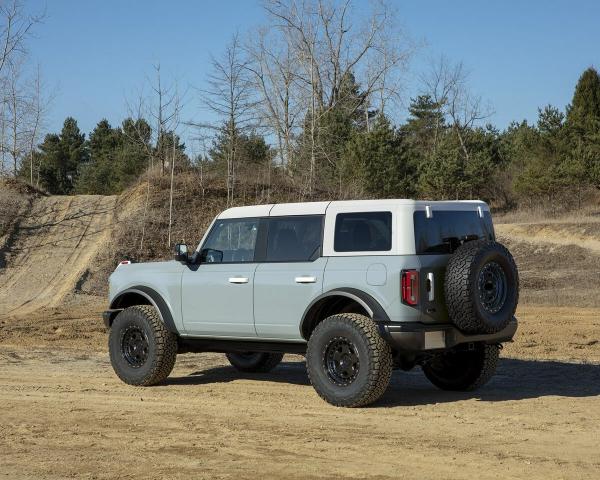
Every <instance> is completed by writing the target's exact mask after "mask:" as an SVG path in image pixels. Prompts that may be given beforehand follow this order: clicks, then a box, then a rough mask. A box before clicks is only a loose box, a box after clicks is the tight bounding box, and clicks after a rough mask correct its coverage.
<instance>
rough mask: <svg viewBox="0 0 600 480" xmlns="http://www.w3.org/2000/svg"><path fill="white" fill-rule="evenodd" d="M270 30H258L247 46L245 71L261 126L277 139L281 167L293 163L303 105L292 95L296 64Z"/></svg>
mask: <svg viewBox="0 0 600 480" xmlns="http://www.w3.org/2000/svg"><path fill="white" fill-rule="evenodd" d="M272 40H273V39H272V37H271V36H270V35H269V29H266V28H261V29H260V30H259V31H258V32H256V34H255V35H254V36H253V38H252V40H251V41H250V42H248V45H247V47H246V50H247V52H248V54H249V57H250V62H249V64H248V67H247V68H248V69H249V70H250V71H251V72H252V74H253V75H252V78H253V82H254V88H255V89H256V91H257V92H258V94H259V103H258V107H259V115H260V123H261V124H262V125H264V126H266V127H267V131H268V132H270V133H271V134H273V135H274V136H275V138H276V139H277V147H278V155H279V160H280V163H281V164H282V165H284V166H289V165H290V164H292V163H293V156H294V147H293V144H292V142H293V139H294V137H295V136H296V134H297V131H298V128H299V120H300V115H301V113H302V105H301V104H300V102H299V99H298V98H297V97H296V95H295V93H296V92H295V89H294V82H295V81H296V77H297V76H298V64H297V62H296V61H295V59H294V56H293V55H294V53H293V52H292V50H291V48H290V45H289V44H287V43H285V42H276V41H272Z"/></svg>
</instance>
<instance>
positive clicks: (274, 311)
mask: <svg viewBox="0 0 600 480" xmlns="http://www.w3.org/2000/svg"><path fill="white" fill-rule="evenodd" d="M263 221H264V222H265V223H266V224H267V235H266V238H265V241H264V245H263V253H262V256H263V258H261V263H260V264H259V265H258V267H257V268H256V272H255V275H254V323H255V326H256V332H257V334H258V336H259V337H262V338H277V339H284V340H300V339H302V336H301V335H300V321H301V319H302V315H303V314H304V311H305V310H306V307H307V306H308V305H309V303H310V302H311V301H312V300H313V299H314V298H315V297H317V296H318V295H320V294H321V293H322V291H323V272H324V270H325V265H326V264H327V259H326V258H323V257H322V256H321V249H322V239H323V216H322V215H304V216H286V217H283V216H282V217H270V218H268V219H263Z"/></svg>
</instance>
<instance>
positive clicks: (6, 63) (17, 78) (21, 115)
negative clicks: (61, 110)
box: [0, 0, 43, 176]
mask: <svg viewBox="0 0 600 480" xmlns="http://www.w3.org/2000/svg"><path fill="white" fill-rule="evenodd" d="M42 18H43V16H41V15H39V16H36V15H27V14H26V13H25V12H24V9H23V6H22V4H21V2H19V1H17V0H13V1H11V2H6V3H2V4H0V92H1V97H0V102H1V105H0V114H1V117H0V142H1V143H0V151H1V153H2V165H1V167H2V168H0V173H2V172H4V171H5V169H6V165H5V160H6V156H7V155H8V156H9V157H10V161H11V167H10V168H9V170H10V171H11V172H12V174H13V175H15V176H16V175H17V173H18V169H19V166H20V165H19V163H20V161H21V157H22V156H23V154H24V152H25V151H26V150H27V148H26V145H27V141H26V138H28V133H29V132H28V131H27V120H28V117H29V116H31V114H32V112H31V111H30V108H31V105H30V103H31V98H29V97H28V94H31V92H28V91H26V90H27V89H26V85H25V82H24V79H23V76H22V69H23V64H24V62H25V59H26V56H27V49H26V40H27V38H28V37H29V36H30V34H31V32H32V29H33V27H34V25H35V24H37V23H39V22H41V20H42ZM32 97H33V94H32ZM40 119H41V115H40ZM38 124H39V122H38ZM36 130H37V129H36ZM36 133H37V132H36Z"/></svg>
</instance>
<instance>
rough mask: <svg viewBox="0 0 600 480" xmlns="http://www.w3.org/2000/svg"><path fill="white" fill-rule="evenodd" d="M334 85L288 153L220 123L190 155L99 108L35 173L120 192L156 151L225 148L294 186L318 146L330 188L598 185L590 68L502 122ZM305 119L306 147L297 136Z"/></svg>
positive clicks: (369, 192)
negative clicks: (535, 106)
mask: <svg viewBox="0 0 600 480" xmlns="http://www.w3.org/2000/svg"><path fill="white" fill-rule="evenodd" d="M342 87H343V91H342V92H341V93H340V100H339V101H338V102H337V103H336V104H335V105H334V107H333V108H329V109H328V110H327V111H326V113H325V114H323V115H320V116H319V118H318V120H317V121H316V122H314V124H313V122H312V121H311V120H310V118H309V117H310V115H311V113H312V112H310V111H307V112H306V113H305V121H304V127H303V129H302V130H301V131H300V132H299V133H298V134H297V135H296V136H295V137H294V139H293V140H294V142H293V149H294V151H293V155H291V156H290V160H289V161H288V162H286V163H284V162H282V161H281V158H280V156H279V155H278V152H277V149H276V148H274V147H271V146H270V145H269V142H268V139H266V138H265V137H263V136H262V135H260V134H258V133H256V131H241V130H237V129H236V130H232V129H230V128H228V125H227V124H224V125H223V127H222V128H220V129H219V130H218V131H217V132H216V133H215V135H214V138H213V140H212V147H211V148H210V149H209V150H208V152H207V154H206V155H205V156H203V157H199V158H189V157H188V156H187V155H186V152H185V145H183V144H181V142H180V140H179V138H178V137H177V135H175V133H173V132H163V133H161V135H159V136H157V138H158V140H157V141H155V142H154V143H152V138H153V135H152V128H151V127H150V124H149V123H148V122H147V121H146V120H144V119H137V120H133V119H131V118H128V119H126V120H124V121H123V122H122V124H121V125H120V126H117V127H112V126H111V125H110V124H109V123H108V122H107V121H106V120H102V121H100V122H99V123H98V124H97V126H96V127H95V128H94V130H93V131H92V132H91V133H90V134H89V136H88V138H87V139H86V136H85V135H84V134H83V133H82V132H81V131H80V130H79V128H78V126H77V122H76V121H75V120H74V119H73V118H67V119H66V120H65V122H64V125H63V128H62V130H61V132H59V133H56V134H49V135H47V136H46V138H45V139H44V141H43V143H42V144H41V145H40V146H39V150H38V152H37V153H36V156H37V157H38V158H37V163H38V164H39V170H40V175H39V176H40V184H41V186H43V187H44V188H46V189H47V190H48V191H50V192H52V193H60V194H68V193H73V192H76V193H96V194H113V193H119V192H121V191H122V190H123V189H124V188H126V187H127V186H129V185H131V184H132V183H133V182H135V181H136V180H137V178H138V177H139V176H140V174H142V173H143V172H145V171H146V170H147V169H148V168H150V167H151V166H152V165H159V164H163V165H164V159H166V163H167V164H170V163H169V162H170V161H172V159H174V160H175V162H176V165H177V171H180V170H181V169H192V170H193V169H198V168H203V169H204V171H207V172H213V173H214V175H215V176H216V177H217V178H224V177H225V176H226V172H227V161H228V160H227V159H228V152H229V151H230V150H231V149H235V152H236V158H237V163H238V164H237V167H236V168H237V170H238V174H237V181H248V179H250V178H251V179H255V178H258V177H257V176H256V172H257V171H259V170H260V169H263V168H264V169H268V170H269V171H272V172H273V176H272V177H269V180H268V181H269V182H276V181H278V179H282V180H283V179H285V180H286V181H291V182H292V183H294V182H296V185H297V186H298V189H299V192H300V191H301V186H302V181H303V180H302V179H304V178H306V176H305V174H306V169H307V168H308V165H309V164H310V162H311V160H313V159H314V158H315V157H316V159H317V161H316V168H317V173H316V177H315V188H316V189H317V190H318V191H319V192H320V193H321V194H326V195H328V196H330V197H332V198H341V197H378V198H382V197H413V198H430V199H455V198H482V199H484V200H487V201H489V202H491V203H492V204H494V205H495V206H497V207H500V208H511V207H515V206H517V205H535V204H539V203H541V202H548V201H555V200H561V201H564V202H567V203H570V205H571V206H577V204H579V203H580V202H581V201H582V199H583V198H584V197H585V195H587V194H589V193H590V192H593V191H595V190H597V189H598V188H600V76H599V74H598V72H597V71H596V70H595V69H594V68H589V69H587V70H586V71H585V72H583V74H582V75H581V77H580V79H579V81H578V83H577V85H576V87H575V90H574V95H573V99H572V102H571V103H570V104H569V105H568V106H567V107H566V109H565V111H564V112H563V111H561V110H560V109H558V108H557V107H554V106H551V105H547V106H545V107H543V108H540V109H539V115H538V119H537V122H536V123H535V124H529V123H528V122H526V121H522V122H513V123H511V124H510V125H509V127H508V128H506V129H505V130H504V131H499V130H498V129H497V128H495V127H493V126H492V125H484V126H479V125H474V124H473V125H458V124H457V123H456V122H455V121H453V119H452V118H451V115H449V114H448V109H447V108H446V106H447V105H445V102H449V101H450V100H449V99H448V98H441V99H437V100H436V99H434V98H433V96H432V95H431V94H423V95H419V96H417V97H415V98H413V99H412V101H411V103H410V106H409V109H408V118H407V120H406V121H405V122H403V123H401V124H398V125H394V124H393V122H392V121H391V119H390V118H388V117H387V116H386V115H385V114H384V113H382V112H380V111H377V110H376V109H371V108H368V106H367V105H368V104H367V103H366V102H365V101H364V98H363V93H362V91H361V86H360V85H359V84H358V83H357V82H356V80H355V79H354V77H353V76H352V75H349V76H348V77H347V78H346V79H345V80H344V82H342ZM314 125H316V126H317V128H316V132H317V133H316V135H315V137H314V138H315V140H316V142H315V143H316V148H315V144H314V143H312V142H311V141H309V140H308V138H307V137H308V136H309V133H308V131H307V130H308V128H311V127H312V128H313V131H312V132H311V133H313V134H314V131H315V130H314ZM315 152H316V155H315ZM23 174H24V176H26V170H25V171H24V172H23ZM260 181H261V182H262V183H263V184H264V183H265V177H264V176H263V177H261V180H260ZM263 187H265V188H268V187H269V185H268V184H266V185H263ZM299 195H300V193H299Z"/></svg>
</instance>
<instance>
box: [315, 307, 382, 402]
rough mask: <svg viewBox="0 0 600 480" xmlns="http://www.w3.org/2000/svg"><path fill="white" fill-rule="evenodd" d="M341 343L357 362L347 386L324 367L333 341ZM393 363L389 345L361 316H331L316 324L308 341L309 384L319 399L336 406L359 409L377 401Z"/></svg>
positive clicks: (371, 324)
mask: <svg viewBox="0 0 600 480" xmlns="http://www.w3.org/2000/svg"><path fill="white" fill-rule="evenodd" d="M340 339H342V340H340ZM343 341H346V342H349V345H351V346H352V350H353V352H354V355H355V358H357V360H358V368H357V371H356V374H355V377H353V378H352V380H351V381H349V383H348V384H344V383H339V382H336V381H335V380H334V379H333V377H332V376H331V373H330V369H329V368H328V366H327V361H328V358H329V357H328V353H330V349H331V347H332V344H333V343H332V342H343ZM326 356H327V358H326ZM392 364H393V362H392V353H391V350H390V347H389V345H388V344H387V343H386V342H385V340H384V339H383V338H382V337H381V335H380V334H379V332H378V330H377V327H376V325H375V324H374V323H373V321H372V320H371V319H370V318H368V317H366V316H364V315H359V314H355V313H341V314H338V315H332V316H330V317H328V318H326V319H325V320H323V321H322V322H321V323H319V324H318V325H317V327H316V328H315V330H314V331H313V332H312V335H311V336H310V338H309V340H308V348H307V351H306V365H307V370H308V377H309V379H310V383H311V384H312V386H313V387H314V389H315V390H316V391H317V393H318V394H319V396H320V397H321V398H323V399H324V400H325V401H326V402H329V403H330V404H332V405H335V406H338V407H362V406H365V405H369V404H370V403H373V402H375V401H376V400H378V399H379V398H380V397H381V396H382V395H383V394H384V392H385V391H386V389H387V387H388V385H389V383H390V379H391V376H392Z"/></svg>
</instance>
